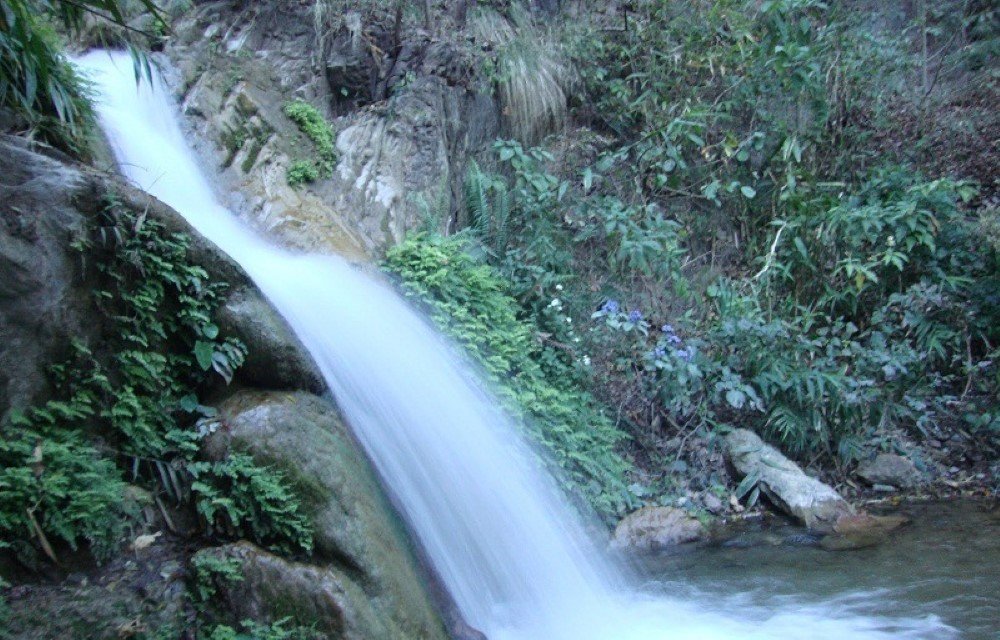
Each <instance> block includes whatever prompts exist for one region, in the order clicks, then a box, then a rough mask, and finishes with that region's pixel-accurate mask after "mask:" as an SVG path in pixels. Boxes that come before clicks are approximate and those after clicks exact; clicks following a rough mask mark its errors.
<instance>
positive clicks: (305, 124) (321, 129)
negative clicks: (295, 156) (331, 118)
mask: <svg viewBox="0 0 1000 640" xmlns="http://www.w3.org/2000/svg"><path fill="white" fill-rule="evenodd" d="M284 110H285V115H286V116H288V117H289V118H290V119H291V120H292V122H294V123H295V124H296V125H298V127H299V130H300V131H302V133H304V134H305V135H306V137H307V138H309V139H310V140H312V143H313V144H314V145H315V146H316V153H317V155H318V156H319V159H318V160H317V162H316V163H315V166H314V171H315V172H316V173H317V176H316V178H313V179H312V180H306V181H307V182H312V181H314V180H316V179H317V178H319V177H328V176H329V175H330V174H332V173H333V167H334V165H335V164H336V163H337V148H336V144H335V138H334V135H333V128H332V127H330V124H329V123H328V122H327V121H326V118H324V117H323V114H322V113H320V112H319V110H318V109H317V108H316V107H314V106H312V105H311V104H309V103H308V102H306V101H304V100H294V101H292V102H288V103H286V104H285V109H284ZM292 166H293V168H294V167H296V166H300V165H298V163H295V164H293V165H292ZM300 171H302V169H301V168H300ZM303 177H304V176H303ZM291 181H292V178H291V169H289V184H291Z"/></svg>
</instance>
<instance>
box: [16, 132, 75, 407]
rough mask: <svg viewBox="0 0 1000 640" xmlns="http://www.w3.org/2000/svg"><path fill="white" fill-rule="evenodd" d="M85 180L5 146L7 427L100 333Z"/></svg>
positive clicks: (63, 167) (69, 170) (64, 167)
mask: <svg viewBox="0 0 1000 640" xmlns="http://www.w3.org/2000/svg"><path fill="white" fill-rule="evenodd" d="M84 188H85V185H84V180H83V176H82V175H81V174H80V173H79V172H78V171H75V170H73V169H72V168H70V167H68V166H67V165H65V164H63V163H61V162H59V161H57V160H53V159H51V158H46V157H44V156H41V155H39V154H37V153H33V152H31V151H29V150H27V149H25V148H23V147H22V146H21V145H20V144H19V143H18V141H17V140H16V139H14V138H4V139H3V140H0V422H2V421H3V420H4V419H5V418H6V416H7V414H8V412H9V411H10V409H11V408H20V407H24V406H26V405H28V404H31V403H33V402H34V401H35V400H37V399H38V398H39V396H40V394H43V393H44V392H45V390H46V388H47V382H46V376H45V372H46V370H47V368H48V367H49V366H50V365H51V364H53V363H55V362H59V361H61V360H63V359H64V358H65V356H66V355H67V353H68V348H69V345H70V342H71V340H73V339H79V338H81V337H82V338H86V336H88V335H93V331H94V329H95V323H94V320H93V319H94V313H93V310H92V309H91V306H90V303H89V299H90V295H89V292H88V290H87V288H86V287H85V286H83V282H82V280H83V268H82V265H81V258H82V254H81V253H80V252H78V251H76V250H74V249H73V246H74V245H77V246H79V243H80V242H82V241H83V240H84V239H85V236H86V231H85V224H84V221H85V219H84V216H83V214H82V213H81V212H80V211H79V210H78V209H77V208H76V207H75V206H74V203H73V200H74V198H75V197H76V195H77V194H78V193H79V192H80V191H82V190H83V189H84Z"/></svg>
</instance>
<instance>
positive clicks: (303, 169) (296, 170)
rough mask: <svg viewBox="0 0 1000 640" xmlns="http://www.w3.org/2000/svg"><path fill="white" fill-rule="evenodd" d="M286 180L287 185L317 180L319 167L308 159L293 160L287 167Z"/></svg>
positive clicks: (293, 185) (294, 185)
mask: <svg viewBox="0 0 1000 640" xmlns="http://www.w3.org/2000/svg"><path fill="white" fill-rule="evenodd" d="M286 180H288V186H290V187H297V186H299V185H302V184H306V183H309V182H316V181H317V180H319V169H317V168H316V164H315V163H313V162H310V161H308V160H295V161H294V162H292V164H291V165H290V166H289V167H288V173H287V174H286Z"/></svg>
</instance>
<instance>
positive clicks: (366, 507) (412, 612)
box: [0, 138, 447, 640]
mask: <svg viewBox="0 0 1000 640" xmlns="http://www.w3.org/2000/svg"><path fill="white" fill-rule="evenodd" d="M108 193H114V195H115V198H116V200H117V201H118V202H119V203H120V204H121V206H123V207H127V208H129V209H131V210H134V211H142V212H144V213H145V215H147V216H148V217H149V218H151V219H152V218H155V219H156V220H157V221H159V222H161V223H162V224H163V225H164V226H165V228H166V230H167V231H168V232H185V233H187V234H188V235H189V236H190V237H191V246H190V249H189V257H190V258H191V259H192V261H194V262H195V263H197V264H199V265H201V266H202V267H203V268H204V269H205V270H206V271H207V272H208V273H209V276H210V277H211V278H212V279H213V280H225V281H227V282H228V283H229V284H230V291H231V292H232V293H231V297H230V298H229V299H228V300H226V301H224V302H223V306H224V310H223V311H222V312H221V313H220V316H221V317H220V318H218V319H217V320H218V322H219V323H220V324H223V325H226V326H227V327H228V328H230V329H232V330H233V331H234V332H235V333H236V334H237V335H238V336H239V337H241V338H242V339H243V340H244V341H245V342H246V343H247V344H248V345H250V349H251V358H250V362H249V365H248V368H247V371H246V372H245V373H244V374H240V376H239V377H238V378H237V382H238V383H242V384H262V385H268V386H275V387H281V388H283V389H289V390H294V389H313V390H316V391H322V390H323V385H322V382H321V381H320V379H319V376H318V374H317V373H316V368H315V366H314V365H313V363H312V362H311V359H310V358H309V357H308V354H307V353H306V352H305V351H304V350H303V348H302V347H301V345H300V344H299V343H298V342H297V341H296V340H295V337H294V336H293V335H292V334H291V332H290V331H289V329H288V327H287V326H286V325H285V323H284V322H283V321H282V320H281V318H280V317H278V315H277V314H276V312H275V311H274V310H273V309H272V308H271V307H270V306H269V305H268V304H267V302H266V301H265V300H264V299H263V297H262V296H261V294H260V293H259V292H258V291H257V290H256V289H255V288H254V287H253V285H252V283H251V282H250V281H249V279H248V278H247V276H246V274H245V273H244V272H243V271H242V270H241V269H240V268H239V266H238V265H236V264H235V263H233V262H232V261H231V260H230V259H229V258H227V257H226V256H225V255H224V254H222V253H221V252H220V251H219V250H218V248H217V247H215V246H214V245H213V244H212V243H211V242H209V241H207V240H206V239H205V238H203V237H202V236H200V235H199V234H198V233H197V232H195V231H194V230H193V229H191V228H190V227H189V226H188V225H187V223H186V222H185V221H184V220H183V218H181V217H180V216H179V215H178V214H177V213H176V212H174V211H173V210H171V209H170V208H169V207H167V206H166V205H164V204H163V203H161V202H159V201H158V200H156V199H154V198H152V197H150V196H149V195H147V194H145V193H143V192H141V191H138V190H136V189H135V188H133V187H131V186H129V185H127V184H125V183H124V182H122V181H119V180H117V179H115V178H113V177H109V176H107V175H104V174H99V173H96V172H89V171H87V170H85V169H82V168H78V167H71V166H69V165H66V164H64V163H62V162H60V161H58V160H54V159H51V158H47V157H44V156H41V155H39V154H37V153H35V152H32V151H30V150H27V149H25V148H23V147H22V146H19V145H18V144H17V142H16V141H15V140H13V139H10V138H0V195H2V196H3V197H2V198H0V223H2V224H0V365H2V366H0V401H2V402H0V412H2V415H3V416H4V418H3V419H6V415H7V414H8V413H9V412H10V410H11V409H12V408H21V407H23V406H25V405H27V404H29V403H33V402H37V401H39V400H41V399H44V396H45V394H46V389H45V376H44V372H45V371H46V369H47V368H48V367H49V366H50V365H51V364H53V363H54V362H58V361H59V360H60V359H61V355H60V353H61V352H62V351H63V350H65V349H66V348H67V346H68V345H69V343H70V341H71V340H72V339H83V340H88V339H89V340H94V339H96V338H97V337H99V335H100V331H101V327H100V318H101V317H102V316H101V315H100V314H98V313H97V312H96V310H95V309H94V308H93V307H92V295H91V293H90V289H91V285H92V283H90V282H89V281H88V279H87V274H88V273H89V270H88V268H87V266H88V264H89V262H93V260H88V258H89V257H90V256H88V255H87V254H86V253H85V252H77V251H76V250H75V249H73V248H72V246H73V245H74V244H76V243H74V240H75V239H78V238H82V237H85V233H86V228H87V224H86V223H87V219H88V217H89V216H92V215H95V214H96V213H97V212H98V211H99V210H100V209H101V208H102V207H103V206H104V204H103V198H104V196H105V195H106V194H108ZM80 246H82V245H80ZM92 266H93V265H90V267H92ZM219 384H220V385H221V383H219ZM222 391H227V390H223V389H217V390H216V392H222ZM222 416H223V419H224V420H225V425H226V427H227V429H226V430H223V432H222V433H219V434H217V437H216V438H215V439H214V440H212V441H211V443H210V446H211V447H213V450H214V451H215V453H216V455H220V456H221V455H224V454H225V451H226V449H227V448H228V447H229V446H233V447H239V448H241V449H244V450H246V451H248V452H250V453H251V454H252V455H254V456H255V457H256V458H258V459H260V460H261V461H263V462H265V463H267V464H272V465H276V466H278V467H280V468H281V469H282V470H284V471H285V473H286V474H287V476H288V477H289V479H290V480H291V482H292V483H293V485H294V487H295V489H296V490H297V494H298V496H299V498H300V499H301V500H302V502H303V504H304V505H305V506H306V507H307V510H308V512H309V514H310V515H311V517H312V519H313V522H314V525H315V528H316V536H315V542H316V551H317V553H316V561H317V565H316V566H313V567H310V566H306V565H300V564H296V563H291V562H287V561H283V560H280V559H277V558H275V557H273V556H270V555H269V554H265V553H263V552H255V553H250V552H243V551H241V552H240V554H242V555H240V557H241V558H243V560H245V564H246V565H247V567H248V572H249V573H251V574H252V575H253V576H255V579H257V584H260V585H261V588H260V589H259V590H258V591H257V593H261V594H267V593H271V592H268V591H267V590H266V588H267V587H268V585H271V586H274V585H273V584H272V583H275V581H276V580H277V578H275V576H277V575H279V574H281V575H283V576H285V577H286V579H285V580H284V582H282V583H281V584H282V585H284V586H282V589H284V590H283V591H275V592H274V599H272V600H270V601H268V606H271V607H277V608H275V609H274V611H284V610H285V609H281V608H280V607H279V605H280V604H281V603H280V602H279V600H280V599H281V598H279V596H281V597H282V598H283V597H284V596H285V595H288V596H289V597H292V595H295V594H298V596H301V597H302V598H306V597H307V596H308V598H310V599H307V600H303V601H302V603H298V602H296V601H295V600H292V602H296V605H299V604H302V606H304V605H305V603H308V605H309V607H311V608H310V609H309V612H310V613H309V615H313V614H315V615H316V616H320V615H322V619H323V620H324V621H331V622H329V624H330V626H329V629H330V630H331V634H333V630H334V629H341V631H338V632H337V633H339V634H340V635H334V637H343V638H357V639H359V640H360V639H362V638H387V639H396V638H398V639H400V640H402V639H406V640H413V639H416V638H421V639H426V640H445V638H447V634H446V632H445V630H444V624H443V622H442V618H441V616H440V615H439V614H438V612H437V610H436V609H435V607H434V606H433V604H432V600H431V597H430V596H429V595H428V594H427V591H426V590H425V587H424V582H425V579H424V577H423V576H422V575H421V574H420V572H419V570H418V567H419V565H418V562H417V560H416V557H415V554H414V552H413V550H412V549H411V548H410V544H409V540H408V538H407V536H406V534H405V532H404V530H403V528H402V525H401V524H400V523H399V522H398V520H397V519H396V516H395V513H394V511H393V510H392V508H391V507H390V505H389V503H388V501H387V499H386V498H385V497H384V495H383V493H382V491H381V487H380V486H379V484H378V481H377V478H376V477H375V474H374V473H373V471H372V470H371V468H370V467H369V465H368V462H367V460H366V458H365V457H364V454H363V452H362V451H361V450H360V449H359V448H358V446H357V445H356V444H355V443H354V441H353V439H352V437H351V435H350V433H348V431H347V429H346V427H345V426H344V425H343V423H342V422H341V421H340V419H339V417H338V415H337V412H336V409H335V408H334V407H333V406H332V405H330V404H329V403H327V402H326V401H324V400H323V399H321V398H319V397H318V396H315V395H312V394H310V393H305V392H287V391H286V392H282V391H270V392H254V391H243V392H240V393H237V394H236V395H235V396H233V397H231V398H230V399H229V400H228V401H226V402H225V403H224V404H223V406H222ZM155 546H156V545H154V547H155ZM129 557H130V556H128V555H127V554H126V555H125V556H123V561H124V560H127V559H128V558H129ZM243 560H241V562H242V561H243ZM176 564H177V567H176V568H177V569H178V572H177V575H178V576H180V575H181V574H182V571H181V570H180V563H176ZM171 566H173V565H171ZM157 575H159V574H157ZM171 576H173V574H172V573H171ZM314 581H315V582H316V584H317V585H319V586H321V587H322V589H323V590H324V591H320V592H316V591H309V590H308V589H306V587H309V586H310V585H311V584H312V583H313V582H314ZM167 582H169V589H170V592H169V593H170V594H171V595H170V598H173V597H174V595H173V594H175V592H176V593H177V594H180V595H179V596H178V598H176V599H177V600H178V601H182V600H183V597H182V596H183V581H182V580H175V579H174V577H171V579H170V580H169V581H167ZM307 583H309V584H307ZM164 584H165V585H166V583H164ZM275 584H277V583H275ZM142 588H143V589H145V588H146V587H145V586H143V587H142ZM164 588H167V587H166V586H164ZM310 588H311V587H310ZM37 593H38V598H46V599H48V598H50V597H51V601H52V606H51V607H49V608H48V609H46V611H50V612H51V611H56V610H65V614H64V615H65V617H66V620H65V622H66V624H65V625H63V624H62V622H63V621H62V620H61V619H60V624H59V625H55V624H53V625H52V628H53V629H58V630H59V631H58V632H57V633H56V634H55V635H52V636H39V635H31V633H32V631H31V629H32V628H33V627H32V623H30V622H28V623H25V624H26V626H24V631H23V633H25V634H28V635H26V636H20V637H118V635H119V634H120V633H121V634H127V633H133V631H134V632H135V633H139V632H140V630H132V629H125V628H119V626H118V623H124V622H128V620H124V621H123V620H120V619H119V618H118V617H115V616H111V615H110V614H107V613H106V611H107V608H102V607H101V606H97V605H96V604H95V603H99V601H100V599H101V598H109V596H107V595H106V594H103V589H97V590H95V589H90V590H81V589H76V588H74V587H72V586H71V585H70V586H61V587H58V588H53V589H49V590H38V592H37ZM140 593H141V592H140ZM150 593H152V592H151V591H150ZM164 593H166V592H164ZM155 597H157V598H159V597H160V596H159V595H156V596H155ZM163 598H164V599H166V598H167V596H165V595H164V596H163ZM77 601H78V602H79V603H80V605H79V607H77V606H76V605H74V604H73V603H74V602H77ZM92 601H93V602H92ZM116 602H118V599H115V598H111V599H109V606H110V605H113V606H118V605H117V604H115V603H116ZM121 602H122V603H123V604H121V607H119V608H120V609H121V611H123V612H134V613H130V615H132V616H142V618H143V620H155V619H158V618H156V616H155V615H153V614H150V613H148V612H147V609H149V608H150V607H149V606H147V605H148V604H149V603H147V602H145V601H144V600H143V599H142V598H141V597H138V596H136V595H135V594H128V597H123V598H122V599H121ZM171 602H173V600H171ZM285 602H286V603H287V602H288V600H285ZM20 604H23V605H24V606H23V607H21V609H19V613H18V615H19V616H20V617H19V620H29V621H30V620H36V619H38V616H37V615H35V614H34V613H33V612H32V611H33V610H32V604H31V603H20ZM20 604H19V605H18V606H20ZM171 606H172V605H171ZM248 606H249V605H248ZM260 606H261V607H264V605H263V604H261V605H260ZM40 610H41V609H40ZM261 610H262V611H263V610H264V609H263V608H262V609H261ZM302 610H303V611H304V609H302ZM268 611H270V609H268ZM337 612H339V613H337ZM175 613H176V612H175V611H174V610H171V612H169V617H171V618H172V619H173V618H176V617H177V616H175V615H174V614H175ZM21 614H24V615H23V616H22V615H21ZM57 615H63V614H57ZM33 616H34V617H33ZM337 616H339V617H337ZM97 618H100V619H99V620H97ZM336 620H339V621H340V622H335V621H336ZM113 621H116V622H114V624H112V622H113ZM312 622H315V620H307V621H306V623H307V624H311V623H312ZM98 623H99V624H98ZM106 623H107V624H106ZM18 624H20V623H18ZM164 624H166V623H164ZM179 624H183V621H181V622H180V623H179ZM338 624H339V625H340V626H337V625H338ZM74 625H80V626H79V627H77V626H74ZM108 625H111V626H108ZM35 626H36V627H37V624H36V625H35ZM105 627H107V628H105ZM18 628H19V629H20V627H18ZM79 629H84V631H79ZM19 633H20V632H19ZM0 635H3V634H2V633H0ZM174 635H175V636H177V637H179V636H180V635H181V632H180V631H178V633H177V634H174ZM122 637H126V635H122Z"/></svg>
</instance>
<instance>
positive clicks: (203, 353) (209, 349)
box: [194, 340, 215, 371]
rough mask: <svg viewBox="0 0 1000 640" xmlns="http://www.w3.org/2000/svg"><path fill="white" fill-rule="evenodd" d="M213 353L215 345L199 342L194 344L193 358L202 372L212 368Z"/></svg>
mask: <svg viewBox="0 0 1000 640" xmlns="http://www.w3.org/2000/svg"><path fill="white" fill-rule="evenodd" d="M214 353H215V345H214V344H212V343H211V342H204V341H202V340H199V341H198V342H196V343H195V344H194V357H195V359H196V360H197V361H198V366H199V367H201V368H202V370H203V371H208V370H209V369H211V368H212V355H213V354H214Z"/></svg>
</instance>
